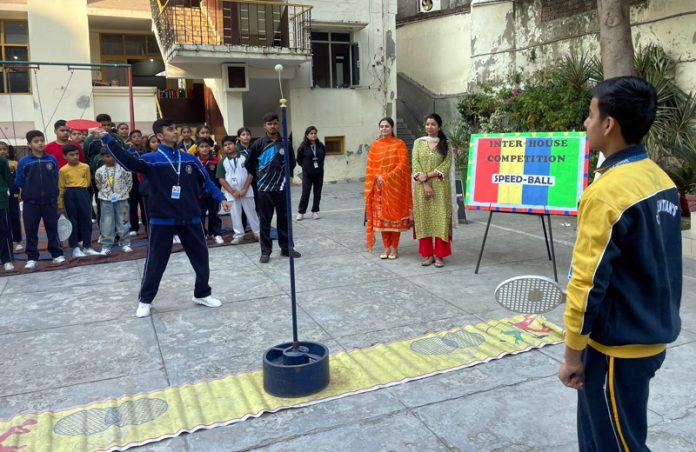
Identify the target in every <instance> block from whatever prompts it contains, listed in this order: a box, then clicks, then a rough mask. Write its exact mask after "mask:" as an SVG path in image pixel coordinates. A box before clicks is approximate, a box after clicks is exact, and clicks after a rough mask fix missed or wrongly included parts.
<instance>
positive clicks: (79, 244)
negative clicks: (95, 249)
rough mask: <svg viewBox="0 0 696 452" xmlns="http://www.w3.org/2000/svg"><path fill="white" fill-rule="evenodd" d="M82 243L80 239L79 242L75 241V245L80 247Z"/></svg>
mask: <svg viewBox="0 0 696 452" xmlns="http://www.w3.org/2000/svg"><path fill="white" fill-rule="evenodd" d="M83 245H84V244H83V243H82V240H80V241H79V242H77V246H79V247H80V248H82V246H83Z"/></svg>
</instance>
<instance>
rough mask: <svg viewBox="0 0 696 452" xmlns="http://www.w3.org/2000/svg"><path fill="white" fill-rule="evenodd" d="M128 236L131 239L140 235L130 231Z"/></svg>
mask: <svg viewBox="0 0 696 452" xmlns="http://www.w3.org/2000/svg"><path fill="white" fill-rule="evenodd" d="M128 235H129V236H131V237H135V236H136V235H138V233H137V232H135V231H130V232H129V233H128Z"/></svg>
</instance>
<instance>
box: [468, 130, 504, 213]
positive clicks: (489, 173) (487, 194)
mask: <svg viewBox="0 0 696 452" xmlns="http://www.w3.org/2000/svg"><path fill="white" fill-rule="evenodd" d="M500 141H501V140H500V138H479V139H478V147H479V148H480V149H487V152H486V154H487V155H488V156H489V158H486V159H480V160H477V161H476V186H477V187H487V188H486V189H485V190H477V191H475V192H474V193H475V194H476V197H475V199H474V201H475V202H480V203H497V202H498V186H497V185H494V186H491V180H492V178H493V175H494V174H497V173H498V170H499V169H500V162H497V161H495V157H499V156H500Z"/></svg>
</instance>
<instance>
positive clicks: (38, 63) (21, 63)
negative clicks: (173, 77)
mask: <svg viewBox="0 0 696 452" xmlns="http://www.w3.org/2000/svg"><path fill="white" fill-rule="evenodd" d="M2 64H5V65H7V66H33V65H36V66H73V67H94V68H100V67H131V65H130V64H125V63H101V64H97V63H59V62H53V61H16V60H6V61H0V65H2Z"/></svg>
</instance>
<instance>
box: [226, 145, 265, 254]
mask: <svg viewBox="0 0 696 452" xmlns="http://www.w3.org/2000/svg"><path fill="white" fill-rule="evenodd" d="M221 144H222V151H223V153H224V154H225V159H224V160H223V161H222V163H221V164H220V165H218V172H217V174H216V176H217V177H218V180H219V181H220V185H222V187H223V188H224V189H225V192H226V193H225V196H226V197H227V200H228V201H230V204H231V205H232V208H231V209H230V213H231V216H232V228H233V229H234V238H233V239H232V241H231V242H230V243H231V244H232V245H239V244H240V243H242V240H243V239H244V225H243V224H242V210H244V213H245V214H246V217H247V221H248V223H249V226H250V227H251V231H252V232H253V233H254V241H258V240H259V217H258V215H257V214H256V204H255V203H254V191H253V190H252V188H251V184H252V183H253V180H254V177H253V176H252V175H251V174H249V172H248V171H247V169H246V168H245V166H244V164H245V163H246V157H245V156H244V155H240V154H239V152H237V145H236V137H232V136H226V137H224V138H223V139H222V143H221Z"/></svg>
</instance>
